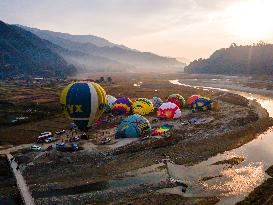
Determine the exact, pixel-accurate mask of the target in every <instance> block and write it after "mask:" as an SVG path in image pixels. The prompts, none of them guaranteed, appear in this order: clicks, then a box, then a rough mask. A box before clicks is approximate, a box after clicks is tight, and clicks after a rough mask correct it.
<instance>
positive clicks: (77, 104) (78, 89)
mask: <svg viewBox="0 0 273 205" xmlns="http://www.w3.org/2000/svg"><path fill="white" fill-rule="evenodd" d="M60 103H61V106H62V109H63V111H64V112H65V113H66V115H67V116H68V117H69V118H70V119H71V120H73V121H74V123H75V124H76V125H77V126H78V127H79V129H82V130H86V129H87V128H88V127H89V126H90V125H91V124H92V123H93V122H95V121H96V120H98V119H99V117H100V116H101V115H102V113H103V111H104V107H105V105H106V94H105V91H104V89H103V88H102V87H101V86H100V85H99V84H97V83H94V82H73V83H70V84H69V85H68V86H66V87H65V88H64V90H63V92H62V94H61V98H60Z"/></svg>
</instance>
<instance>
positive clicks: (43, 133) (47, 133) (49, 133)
mask: <svg viewBox="0 0 273 205" xmlns="http://www.w3.org/2000/svg"><path fill="white" fill-rule="evenodd" d="M40 135H52V132H41V134H40Z"/></svg>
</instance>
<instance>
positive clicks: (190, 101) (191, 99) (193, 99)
mask: <svg viewBox="0 0 273 205" xmlns="http://www.w3.org/2000/svg"><path fill="white" fill-rule="evenodd" d="M200 97H201V95H192V96H190V97H189V98H188V100H187V106H189V107H190V106H192V103H193V102H194V101H195V100H197V99H198V98H200Z"/></svg>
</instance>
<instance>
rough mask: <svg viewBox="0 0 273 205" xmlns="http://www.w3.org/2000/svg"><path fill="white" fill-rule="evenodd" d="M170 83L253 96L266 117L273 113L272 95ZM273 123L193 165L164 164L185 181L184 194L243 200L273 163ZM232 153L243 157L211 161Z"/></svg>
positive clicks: (222, 204)
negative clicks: (231, 161) (229, 161)
mask: <svg viewBox="0 0 273 205" xmlns="http://www.w3.org/2000/svg"><path fill="white" fill-rule="evenodd" d="M170 83H173V84H176V85H183V86H191V87H196V88H199V89H217V90H222V91H228V92H233V93H236V94H240V95H242V96H244V97H246V98H248V99H251V100H256V101H257V102H259V103H260V104H261V106H262V107H264V108H265V109H266V110H267V111H268V113H269V115H270V117H273V98H271V97H267V96H262V95H256V94H252V93H250V92H241V91H238V90H237V91H234V90H228V89H226V88H223V87H221V88H218V87H211V86H209V87H205V86H204V87H202V86H195V85H190V84H184V83H180V82H179V81H178V80H171V81H170ZM272 130H273V127H271V128H269V129H268V130H267V131H266V132H265V133H263V134H260V135H259V136H258V137H257V138H256V139H254V140H253V141H251V142H249V143H247V144H245V145H243V146H241V147H239V148H237V149H234V150H230V151H226V152H224V153H222V154H218V155H216V156H214V157H211V158H209V159H208V160H206V161H203V162H201V163H199V164H196V165H194V166H184V165H176V164H171V163H169V164H168V169H169V172H170V174H171V176H173V177H175V178H177V179H181V180H183V181H184V182H185V183H187V184H188V185H189V188H188V189H187V192H186V193H185V194H183V195H184V196H186V197H187V196H188V197H194V196H218V197H219V198H220V202H219V203H217V204H218V205H229V204H235V203H236V202H238V201H241V200H243V199H244V198H245V197H246V196H247V195H248V194H249V193H250V192H251V191H252V190H253V189H254V188H255V187H257V186H259V185H260V184H262V183H263V182H264V181H265V180H266V179H267V178H268V177H269V176H268V175H267V174H266V173H265V170H266V169H267V168H269V167H270V166H271V165H273V149H272V145H273V132H272ZM233 157H238V158H244V161H243V162H242V163H240V164H238V165H234V166H230V165H229V164H220V165H213V164H214V163H215V162H218V161H222V160H227V159H231V158H233ZM204 177H213V178H211V179H209V180H206V181H204V180H201V179H202V178H204ZM165 191H166V192H170V193H177V194H181V191H180V189H178V188H174V189H166V190H165Z"/></svg>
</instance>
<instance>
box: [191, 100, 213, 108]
mask: <svg viewBox="0 0 273 205" xmlns="http://www.w3.org/2000/svg"><path fill="white" fill-rule="evenodd" d="M212 106H213V103H212V101H211V99H209V98H205V97H200V98H198V99H196V100H195V101H194V102H193V103H192V107H193V109H194V110H203V111H205V110H211V109H212Z"/></svg>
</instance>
